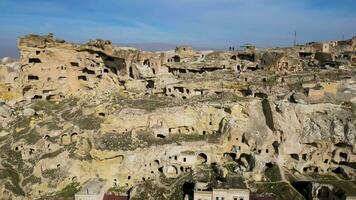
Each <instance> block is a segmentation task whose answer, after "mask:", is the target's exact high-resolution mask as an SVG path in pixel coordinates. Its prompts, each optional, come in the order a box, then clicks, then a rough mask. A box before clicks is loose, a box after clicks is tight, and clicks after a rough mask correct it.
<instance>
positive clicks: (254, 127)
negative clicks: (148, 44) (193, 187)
mask: <svg viewBox="0 0 356 200" xmlns="http://www.w3.org/2000/svg"><path fill="white" fill-rule="evenodd" d="M28 37H30V38H28ZM28 37H27V38H25V39H21V40H20V42H19V46H20V49H21V55H22V56H21V60H20V61H19V63H17V64H16V65H19V66H20V67H18V68H11V69H13V70H9V67H10V66H9V65H8V64H7V65H5V64H4V65H2V66H1V68H0V70H2V71H1V73H2V74H1V75H3V76H0V78H1V79H0V80H1V83H0V84H3V86H1V85H0V86H1V87H0V89H2V88H4V89H3V90H4V93H2V94H0V98H1V99H2V100H3V102H2V103H1V104H0V148H1V153H0V156H1V166H0V183H1V184H0V196H1V197H3V198H4V199H37V198H43V199H58V198H70V197H74V194H75V193H76V192H77V191H78V190H79V189H80V188H81V187H82V188H83V187H84V185H85V184H86V183H88V182H90V181H91V180H94V179H97V178H99V179H100V181H101V182H102V183H103V184H104V186H103V187H102V188H101V192H103V193H105V192H107V191H111V192H115V193H120V194H126V193H128V191H130V196H131V198H132V199H158V198H159V199H182V198H180V197H183V193H184V192H185V190H184V189H182V188H183V186H184V185H186V184H185V183H191V182H197V181H211V182H214V181H216V180H225V179H226V180H227V179H228V178H229V177H231V176H233V177H240V178H242V179H243V181H244V182H245V183H246V184H247V187H248V188H249V189H250V190H252V191H255V192H258V193H275V195H276V196H277V197H279V198H282V197H280V196H278V195H279V193H280V192H279V191H278V190H276V189H273V188H280V189H283V190H284V191H285V192H286V191H288V194H290V195H292V196H294V198H296V199H299V198H300V199H302V198H303V196H302V195H301V194H299V193H298V192H297V190H296V189H298V188H296V189H294V188H293V186H294V184H295V183H297V182H298V181H310V182H313V181H314V182H315V181H320V180H323V181H324V182H323V184H329V185H333V187H334V188H337V186H340V184H341V183H342V184H343V186H344V187H343V188H341V189H344V190H345V191H343V192H344V193H345V194H351V195H352V194H353V193H352V192H350V191H352V189H354V187H355V185H354V181H355V180H354V179H355V177H356V174H355V173H356V169H355V165H356V145H355V137H356V130H355V127H356V117H355V115H356V106H355V98H356V93H355V91H354V89H355V87H354V86H355V84H354V83H355V76H350V75H352V74H354V73H355V72H354V70H353V68H352V67H351V66H350V68H349V69H347V70H328V71H321V72H320V71H318V70H317V71H312V72H309V73H306V74H293V75H292V76H290V75H285V76H276V75H275V74H270V72H268V71H264V70H261V69H260V70H257V71H254V72H253V74H252V72H246V73H242V74H237V75H236V73H237V72H236V71H234V70H235V69H231V68H229V67H228V66H225V67H226V68H221V69H220V68H219V67H218V68H217V69H212V68H209V69H210V70H207V71H205V72H200V71H199V73H195V72H194V70H193V69H191V68H187V67H184V70H183V68H181V69H175V70H176V71H174V72H173V71H171V72H169V70H170V69H173V68H169V67H168V68H167V72H164V73H163V71H161V72H162V73H160V74H154V73H153V69H157V68H156V67H157V66H166V65H165V62H166V57H167V55H170V52H168V53H167V55H161V54H158V55H157V54H154V53H150V52H147V53H145V52H139V51H136V50H128V49H119V50H118V49H116V50H115V47H112V46H111V44H110V43H109V42H107V41H101V40H99V41H92V42H91V43H89V44H87V45H76V44H69V43H65V42H64V41H58V40H55V39H54V38H53V37H52V36H48V37H37V36H28ZM188 50H189V52H185V50H184V48H183V47H181V48H178V50H177V52H176V53H177V54H179V53H182V51H183V53H182V58H183V57H184V58H191V57H192V58H191V59H197V58H196V57H197V56H199V57H200V56H201V55H200V53H201V52H193V51H192V50H191V49H188ZM227 54H228V53H226V54H224V56H222V57H221V58H219V57H217V58H215V60H217V62H216V63H219V59H222V60H224V59H229V56H228V57H227V58H226V55H227ZM203 57H204V54H203ZM147 59H149V61H147ZM155 59H157V60H155ZM199 59H201V58H199ZM235 59H236V58H235ZM141 62H142V63H141ZM155 62H159V64H157V65H156V63H155ZM194 62H198V61H197V60H195V61H194ZM194 62H193V61H189V60H188V61H187V62H183V63H181V65H187V66H188V65H190V64H191V66H193V65H194V64H196V63H194ZM232 62H235V61H229V63H232ZM222 63H224V62H222ZM134 65H137V67H136V68H133V66H134ZM216 65H218V64H216ZM168 66H177V65H171V64H168ZM162 68H164V67H162ZM234 68H235V66H234ZM168 69H169V70H168ZM202 69H203V68H202ZM135 70H137V71H135ZM148 70H150V71H149V72H147V71H148ZM189 70H190V71H189ZM199 70H201V69H199ZM156 72H158V71H155V73H156ZM311 73H312V74H313V75H312V76H311V75H310V74H311ZM131 75H132V76H131ZM222 75H224V77H222ZM225 75H226V76H225ZM12 77H16V78H12ZM245 77H246V78H245ZM310 77H312V78H311V79H310ZM315 77H316V78H315ZM257 80H259V81H257ZM5 86H6V89H5ZM8 88H10V90H9V89H8ZM169 90H170V91H169ZM5 92H7V93H6V94H10V93H11V92H12V93H13V96H11V95H6V96H5V95H4V94H5ZM345 185H346V186H345ZM345 188H348V189H345ZM350 188H351V189H350ZM335 190H336V189H335ZM282 199H283V198H282Z"/></svg>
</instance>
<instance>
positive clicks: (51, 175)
mask: <svg viewBox="0 0 356 200" xmlns="http://www.w3.org/2000/svg"><path fill="white" fill-rule="evenodd" d="M59 175H60V169H46V170H44V171H43V172H42V176H43V177H44V178H48V179H50V180H53V179H56V178H58V176H59Z"/></svg>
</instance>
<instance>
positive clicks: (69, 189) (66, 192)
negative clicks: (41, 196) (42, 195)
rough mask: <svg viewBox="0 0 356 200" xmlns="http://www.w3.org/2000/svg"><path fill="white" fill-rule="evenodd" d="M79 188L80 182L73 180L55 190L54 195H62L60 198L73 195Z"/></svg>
mask: <svg viewBox="0 0 356 200" xmlns="http://www.w3.org/2000/svg"><path fill="white" fill-rule="evenodd" d="M79 189H80V184H79V183H77V182H73V183H71V184H69V185H67V186H66V187H65V188H63V190H61V191H59V192H57V193H56V195H55V197H62V198H68V197H74V195H75V193H77V192H78V191H79Z"/></svg>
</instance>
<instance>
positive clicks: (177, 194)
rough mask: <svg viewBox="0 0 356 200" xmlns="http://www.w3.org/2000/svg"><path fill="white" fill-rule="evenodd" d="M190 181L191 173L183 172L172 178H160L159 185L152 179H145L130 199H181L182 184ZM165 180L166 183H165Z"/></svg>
mask: <svg viewBox="0 0 356 200" xmlns="http://www.w3.org/2000/svg"><path fill="white" fill-rule="evenodd" d="M188 181H192V175H191V174H184V175H181V176H180V177H178V178H176V179H172V180H160V183H161V184H164V186H160V185H158V184H157V183H155V182H154V181H145V182H144V183H142V184H140V185H139V186H138V188H137V191H138V192H137V193H136V196H132V197H131V198H130V199H132V200H141V199H145V200H156V199H160V200H161V199H162V200H182V199H183V195H184V194H183V189H182V187H183V185H184V183H185V182H188ZM165 182H166V183H167V184H165Z"/></svg>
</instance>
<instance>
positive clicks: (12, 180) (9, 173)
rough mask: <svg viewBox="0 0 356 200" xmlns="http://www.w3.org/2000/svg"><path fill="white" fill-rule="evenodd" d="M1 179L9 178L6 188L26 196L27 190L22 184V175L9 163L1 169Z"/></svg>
mask: <svg viewBox="0 0 356 200" xmlns="http://www.w3.org/2000/svg"><path fill="white" fill-rule="evenodd" d="M0 179H8V180H9V181H8V182H6V183H5V188H6V189H8V190H10V191H11V192H13V193H14V194H16V195H20V196H24V195H25V192H24V191H23V189H22V188H21V186H20V184H19V183H20V175H19V174H18V172H17V171H16V170H15V169H13V168H12V167H11V166H10V165H7V166H6V168H5V169H0Z"/></svg>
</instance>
